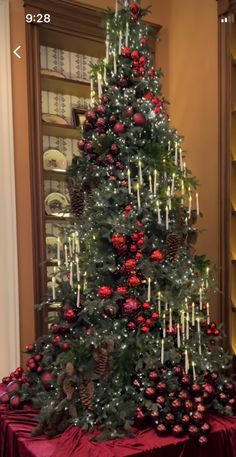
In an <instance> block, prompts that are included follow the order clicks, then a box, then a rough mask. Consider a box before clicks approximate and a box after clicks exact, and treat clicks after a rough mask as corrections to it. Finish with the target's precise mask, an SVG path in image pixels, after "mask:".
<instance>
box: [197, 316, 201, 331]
mask: <svg viewBox="0 0 236 457" xmlns="http://www.w3.org/2000/svg"><path fill="white" fill-rule="evenodd" d="M197 332H198V333H200V332H201V327H200V317H197Z"/></svg>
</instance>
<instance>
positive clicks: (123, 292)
mask: <svg viewBox="0 0 236 457" xmlns="http://www.w3.org/2000/svg"><path fill="white" fill-rule="evenodd" d="M116 292H117V293H118V294H121V295H126V294H127V287H125V286H117V288H116Z"/></svg>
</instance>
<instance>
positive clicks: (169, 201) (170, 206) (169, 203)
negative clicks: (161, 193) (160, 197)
mask: <svg viewBox="0 0 236 457" xmlns="http://www.w3.org/2000/svg"><path fill="white" fill-rule="evenodd" d="M167 197H168V207H169V210H170V211H171V208H172V205H171V191H170V186H168V188H167Z"/></svg>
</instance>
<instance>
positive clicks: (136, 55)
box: [131, 51, 139, 60]
mask: <svg viewBox="0 0 236 457" xmlns="http://www.w3.org/2000/svg"><path fill="white" fill-rule="evenodd" d="M131 58H132V59H133V60H138V59H139V52H138V51H133V52H131Z"/></svg>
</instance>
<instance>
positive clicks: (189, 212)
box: [188, 194, 192, 218]
mask: <svg viewBox="0 0 236 457" xmlns="http://www.w3.org/2000/svg"><path fill="white" fill-rule="evenodd" d="M191 212H192V195H191V194H189V197H188V214H189V218H190V217H191Z"/></svg>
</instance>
